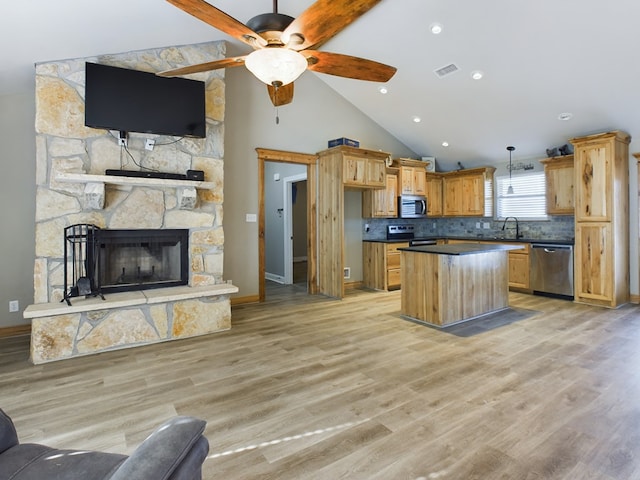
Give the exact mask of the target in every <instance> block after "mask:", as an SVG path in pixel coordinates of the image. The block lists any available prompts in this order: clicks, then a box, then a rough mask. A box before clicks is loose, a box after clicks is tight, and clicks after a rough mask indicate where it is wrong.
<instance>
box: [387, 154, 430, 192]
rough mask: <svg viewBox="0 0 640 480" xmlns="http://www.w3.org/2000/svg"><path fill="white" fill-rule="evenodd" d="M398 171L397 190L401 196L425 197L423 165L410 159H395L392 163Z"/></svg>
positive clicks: (424, 170)
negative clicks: (398, 189)
mask: <svg viewBox="0 0 640 480" xmlns="http://www.w3.org/2000/svg"><path fill="white" fill-rule="evenodd" d="M393 165H394V166H397V167H398V168H399V169H400V179H399V186H400V187H399V188H400V193H401V194H402V195H425V194H426V193H427V192H426V169H425V163H424V162H421V161H420V160H413V159H411V158H396V159H395V160H394V163H393Z"/></svg>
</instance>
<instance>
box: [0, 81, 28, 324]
mask: <svg viewBox="0 0 640 480" xmlns="http://www.w3.org/2000/svg"><path fill="white" fill-rule="evenodd" d="M34 124H35V96H34V93H33V91H32V92H30V93H27V94H20V95H11V96H0V168H1V173H0V218H1V219H2V225H0V231H1V233H0V252H2V257H1V258H2V261H0V327H6V326H13V325H21V324H25V323H28V322H27V321H25V320H24V319H23V318H22V310H23V309H24V308H25V307H26V306H27V305H29V304H31V303H33V262H34V258H35V208H36V207H35V199H36V192H35V175H36V174H35V170H36V161H35V155H36V148H35V132H34ZM10 300H18V301H19V302H20V311H19V312H17V313H9V301H10Z"/></svg>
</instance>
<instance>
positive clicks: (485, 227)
mask: <svg viewBox="0 0 640 480" xmlns="http://www.w3.org/2000/svg"><path fill="white" fill-rule="evenodd" d="M482 228H484V229H485V230H489V228H491V225H489V222H484V223H483V224H482Z"/></svg>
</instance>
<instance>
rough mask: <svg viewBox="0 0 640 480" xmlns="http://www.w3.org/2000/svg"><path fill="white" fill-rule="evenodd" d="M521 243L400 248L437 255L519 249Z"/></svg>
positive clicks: (404, 250)
mask: <svg viewBox="0 0 640 480" xmlns="http://www.w3.org/2000/svg"><path fill="white" fill-rule="evenodd" d="M522 248H523V247H522V246H519V245H505V244H503V243H454V244H453V245H417V246H415V247H401V248H398V250H400V251H403V252H415V253H435V254H437V255H471V254H478V253H487V252H495V251H497V250H519V249H522Z"/></svg>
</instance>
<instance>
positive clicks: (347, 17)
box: [158, 0, 396, 107]
mask: <svg viewBox="0 0 640 480" xmlns="http://www.w3.org/2000/svg"><path fill="white" fill-rule="evenodd" d="M167 1H168V2H169V3H171V4H172V5H175V6H176V7H178V8H180V9H182V10H184V11H185V12H187V13H189V14H191V15H193V16H194V17H196V18H198V19H200V20H202V21H203V22H206V23H208V24H209V25H211V26H213V27H215V28H217V29H218V30H221V31H222V32H224V33H226V34H228V35H231V36H232V37H234V38H236V39H238V40H240V41H241V42H244V43H246V44H247V45H249V46H251V47H252V48H253V49H254V51H253V52H251V53H250V54H248V55H245V56H240V57H232V58H225V59H223V60H216V61H213V62H206V63H200V64H197V65H191V66H188V67H183V68H176V69H174V70H167V71H164V72H160V73H158V75H160V76H164V77H173V76H179V75H188V74H191V73H198V72H206V71H209V70H216V69H219V68H230V67H238V66H240V65H245V66H246V67H247V69H249V70H250V71H251V72H252V73H253V74H254V75H255V76H256V77H257V78H258V79H259V80H261V81H262V82H264V83H266V85H267V90H268V92H269V97H270V98H271V101H272V102H273V104H274V105H275V106H276V107H277V106H280V105H286V104H288V103H290V102H291V101H292V100H293V81H294V80H295V79H296V78H298V77H299V76H300V75H301V74H302V73H303V72H304V71H305V70H307V69H309V70H312V71H314V72H320V73H326V74H329V75H336V76H339V77H347V78H353V79H356V80H368V81H372V82H386V81H388V80H389V79H390V78H391V77H392V76H393V75H394V74H395V72H396V68H395V67H391V66H389V65H385V64H383V63H378V62H374V61H373V60H366V59H364V58H359V57H352V56H350V55H342V54H339V53H330V52H322V51H318V50H312V48H317V47H319V46H320V45H322V44H323V43H325V42H326V41H327V40H329V39H330V38H332V37H333V36H334V35H336V34H337V33H338V32H340V31H341V30H342V29H344V28H345V27H346V26H348V25H349V24H351V23H352V22H353V21H354V20H356V19H357V18H358V17H360V16H361V15H363V14H364V13H366V12H367V11H369V10H370V9H371V8H372V7H374V6H375V5H376V4H377V3H379V2H380V0H317V1H316V2H315V3H314V4H313V5H311V6H310V7H309V8H307V9H306V10H305V11H304V12H303V13H302V14H301V15H300V16H299V17H298V18H295V19H294V18H293V17H290V16H288V15H283V14H281V13H278V0H273V13H265V14H262V15H258V16H255V17H253V18H252V19H251V20H249V21H248V22H247V24H246V25H244V24H243V23H241V22H239V21H238V20H236V19H235V18H232V17H231V16H229V15H227V14H226V13H224V12H223V11H222V10H219V9H217V8H216V7H214V6H212V5H210V4H209V3H207V2H205V1H204V0H167Z"/></svg>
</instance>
